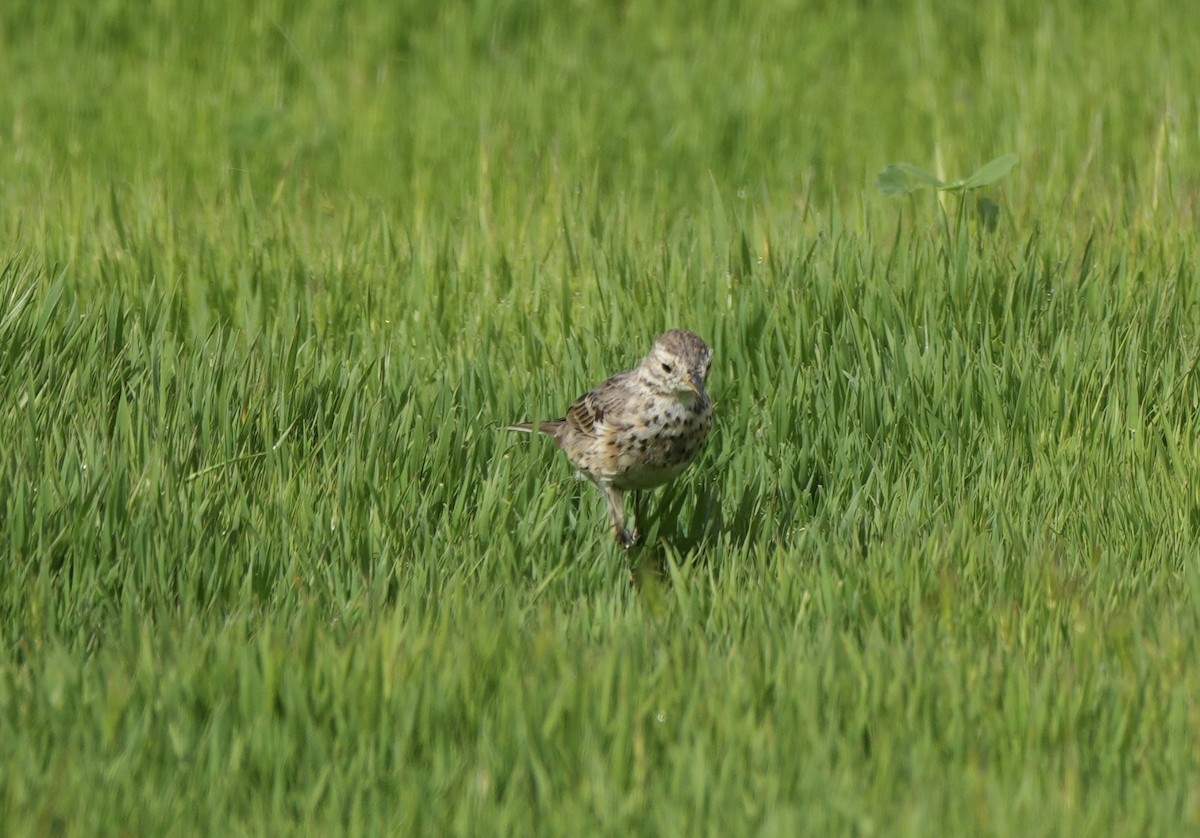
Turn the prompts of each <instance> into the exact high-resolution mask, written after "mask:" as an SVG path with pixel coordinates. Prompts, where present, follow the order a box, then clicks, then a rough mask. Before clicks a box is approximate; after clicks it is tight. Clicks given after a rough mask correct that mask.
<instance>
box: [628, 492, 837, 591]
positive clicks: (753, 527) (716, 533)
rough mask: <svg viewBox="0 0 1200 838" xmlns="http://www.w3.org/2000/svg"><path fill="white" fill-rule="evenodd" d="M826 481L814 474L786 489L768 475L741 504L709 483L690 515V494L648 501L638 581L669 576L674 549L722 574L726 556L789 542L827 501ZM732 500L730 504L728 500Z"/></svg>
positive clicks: (637, 553)
mask: <svg viewBox="0 0 1200 838" xmlns="http://www.w3.org/2000/svg"><path fill="white" fill-rule="evenodd" d="M824 485H825V476H824V474H823V473H822V472H821V471H819V470H813V471H812V472H811V473H809V474H807V475H805V476H804V479H803V480H801V481H793V482H790V483H788V484H784V483H782V482H780V481H777V480H772V479H771V476H770V475H763V476H761V477H759V478H758V479H756V480H754V481H753V482H751V483H749V484H748V485H746V486H745V488H743V489H742V490H741V492H740V494H739V495H738V497H737V499H736V503H734V504H732V505H731V504H728V503H722V497H721V495H720V493H719V487H718V486H717V485H716V484H715V483H711V482H708V483H705V484H703V485H701V486H700V487H699V488H698V491H699V497H698V498H697V499H696V501H695V505H694V506H692V511H691V514H690V515H685V514H684V513H685V511H686V509H687V507H688V506H689V503H688V501H689V497H688V493H687V492H686V491H684V490H682V489H674V490H672V489H667V490H665V491H661V492H658V493H653V494H650V495H649V496H648V497H644V498H643V499H642V526H643V528H644V531H645V534H644V535H643V539H642V541H641V542H640V543H639V544H637V545H635V546H634V547H633V548H632V549H631V550H630V551H629V554H628V556H629V565H630V568H631V573H632V574H633V576H634V578H635V581H636V577H637V575H638V574H639V573H644V572H649V570H650V569H651V568H654V569H655V572H656V573H657V574H658V575H660V576H663V575H665V574H666V567H667V565H666V560H667V554H668V550H670V551H673V552H675V553H676V554H678V555H682V556H684V557H685V561H686V562H687V563H689V564H697V565H704V566H710V567H711V568H712V569H713V570H714V572H716V573H718V574H719V572H720V569H721V564H722V557H723V556H726V555H728V554H730V553H735V552H740V551H743V550H745V549H748V548H750V547H753V546H761V545H766V544H781V543H785V542H786V539H787V538H788V537H789V534H790V533H791V532H793V530H794V528H795V527H796V526H797V524H799V523H801V522H803V521H807V520H809V519H810V518H811V517H812V516H813V514H814V513H815V512H816V510H817V508H818V506H819V505H820V502H821V494H822V487H823V486H824ZM726 500H728V499H726ZM730 506H732V512H729V513H726V511H725V510H726V509H727V508H730Z"/></svg>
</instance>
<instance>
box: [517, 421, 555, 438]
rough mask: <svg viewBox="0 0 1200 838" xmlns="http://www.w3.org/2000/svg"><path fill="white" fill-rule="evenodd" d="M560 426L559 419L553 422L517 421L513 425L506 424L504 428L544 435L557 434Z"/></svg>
mask: <svg viewBox="0 0 1200 838" xmlns="http://www.w3.org/2000/svg"><path fill="white" fill-rule="evenodd" d="M560 427H562V420H561V419H559V420H556V421H554V422H517V423H516V424H515V425H508V426H506V427H505V428H504V430H506V431H521V432H522V433H526V434H532V433H540V434H545V435H546V436H558V429H559V428H560Z"/></svg>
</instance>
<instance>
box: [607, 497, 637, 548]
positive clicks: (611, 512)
mask: <svg viewBox="0 0 1200 838" xmlns="http://www.w3.org/2000/svg"><path fill="white" fill-rule="evenodd" d="M597 485H599V486H600V491H602V492H604V499H605V500H606V501H608V516H609V517H610V518H611V519H612V525H613V530H614V531H615V532H616V534H617V543H618V544H620V545H621V546H622V547H624V548H625V549H626V550H628V549H629V548H630V547H632V546H633V542H635V541H637V535H636V533H631V532H630V531H629V530H627V529H625V497H624V495H622V494H621V490H620V489H614V488H613V487H612V486H609V485H606V484H604V483H599V484H597Z"/></svg>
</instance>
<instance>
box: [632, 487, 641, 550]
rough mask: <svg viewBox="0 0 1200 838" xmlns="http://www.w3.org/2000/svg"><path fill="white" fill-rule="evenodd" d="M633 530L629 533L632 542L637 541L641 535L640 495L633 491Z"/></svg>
mask: <svg viewBox="0 0 1200 838" xmlns="http://www.w3.org/2000/svg"><path fill="white" fill-rule="evenodd" d="M631 497H632V498H633V532H632V533H631V535H632V537H633V540H634V542H637V541H638V540H640V539H641V537H642V523H641V520H642V496H641V495H640V494H638V493H637V492H633V493H632V495H631Z"/></svg>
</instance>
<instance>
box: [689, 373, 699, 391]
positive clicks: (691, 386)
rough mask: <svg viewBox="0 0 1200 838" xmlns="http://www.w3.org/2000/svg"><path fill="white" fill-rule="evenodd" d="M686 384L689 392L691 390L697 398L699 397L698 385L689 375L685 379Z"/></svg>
mask: <svg viewBox="0 0 1200 838" xmlns="http://www.w3.org/2000/svg"><path fill="white" fill-rule="evenodd" d="M686 384H687V388H688V389H689V390H691V391H692V392H693V393H695V394H696V395H697V396H698V395H700V385H699V384H697V383H696V380H695V379H694V378H692V377H691V376H690V375H689V376H688V377H687V381H686Z"/></svg>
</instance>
